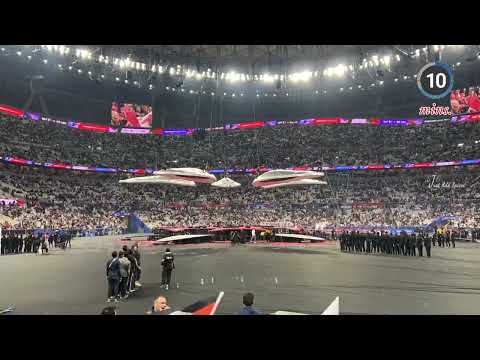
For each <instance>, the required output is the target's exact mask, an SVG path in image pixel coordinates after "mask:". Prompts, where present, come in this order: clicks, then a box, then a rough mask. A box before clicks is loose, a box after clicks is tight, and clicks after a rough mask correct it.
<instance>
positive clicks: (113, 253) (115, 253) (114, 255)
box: [112, 251, 118, 259]
mask: <svg viewBox="0 0 480 360" xmlns="http://www.w3.org/2000/svg"><path fill="white" fill-rule="evenodd" d="M117 255H118V254H117V252H116V251H114V252H112V258H114V259H115V258H116V257H117Z"/></svg>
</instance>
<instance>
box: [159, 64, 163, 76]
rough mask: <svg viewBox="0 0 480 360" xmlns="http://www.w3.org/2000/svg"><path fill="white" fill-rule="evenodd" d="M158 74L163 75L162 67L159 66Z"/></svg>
mask: <svg viewBox="0 0 480 360" xmlns="http://www.w3.org/2000/svg"><path fill="white" fill-rule="evenodd" d="M158 72H159V73H160V74H161V73H163V66H159V67H158Z"/></svg>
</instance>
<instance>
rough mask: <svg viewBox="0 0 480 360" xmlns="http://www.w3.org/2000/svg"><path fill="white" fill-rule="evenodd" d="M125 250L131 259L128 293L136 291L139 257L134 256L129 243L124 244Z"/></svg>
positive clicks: (126, 255)
mask: <svg viewBox="0 0 480 360" xmlns="http://www.w3.org/2000/svg"><path fill="white" fill-rule="evenodd" d="M123 252H124V254H125V257H126V258H127V259H128V260H129V261H130V274H129V276H128V280H127V293H133V292H135V291H136V290H135V277H136V273H137V271H138V265H137V259H136V258H135V256H133V252H132V249H129V248H128V246H127V245H124V246H123Z"/></svg>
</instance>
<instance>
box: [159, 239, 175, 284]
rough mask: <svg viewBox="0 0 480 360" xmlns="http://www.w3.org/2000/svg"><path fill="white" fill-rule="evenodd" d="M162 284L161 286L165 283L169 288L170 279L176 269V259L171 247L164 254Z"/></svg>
mask: <svg viewBox="0 0 480 360" xmlns="http://www.w3.org/2000/svg"><path fill="white" fill-rule="evenodd" d="M162 266H163V270H162V284H161V286H164V285H165V288H166V289H167V290H168V287H169V285H170V279H171V276H172V271H173V269H175V261H174V257H173V254H172V253H171V252H170V249H168V248H167V250H166V251H165V254H164V255H163V259H162Z"/></svg>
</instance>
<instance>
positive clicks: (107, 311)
mask: <svg viewBox="0 0 480 360" xmlns="http://www.w3.org/2000/svg"><path fill="white" fill-rule="evenodd" d="M100 315H117V308H116V307H115V306H107V307H106V308H104V309H103V310H102V313H101V314H100Z"/></svg>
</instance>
